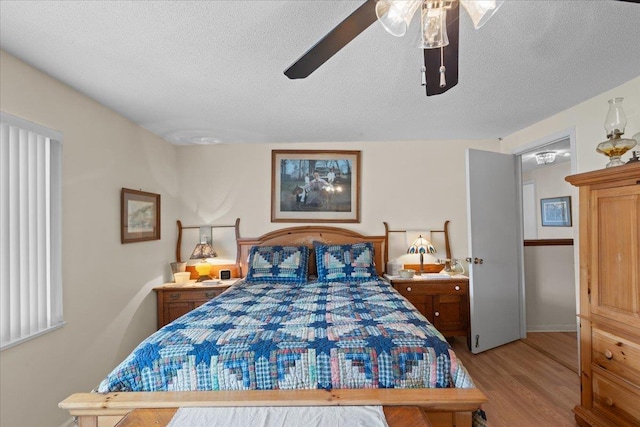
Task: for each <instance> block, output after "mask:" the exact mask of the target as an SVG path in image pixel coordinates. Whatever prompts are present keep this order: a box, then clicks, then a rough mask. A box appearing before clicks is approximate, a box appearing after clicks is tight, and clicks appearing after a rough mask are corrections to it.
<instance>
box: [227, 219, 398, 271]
mask: <svg viewBox="0 0 640 427" xmlns="http://www.w3.org/2000/svg"><path fill="white" fill-rule="evenodd" d="M314 241H315V242H322V243H325V244H340V245H343V244H349V243H361V242H371V243H372V244H373V249H374V255H375V262H376V271H377V272H378V274H379V275H381V276H382V275H383V274H384V271H385V268H386V262H387V260H386V256H387V238H386V236H365V235H362V234H360V233H356V232H355V231H351V230H347V229H344V228H338V227H326V226H302V227H289V228H282V229H280V230H275V231H272V232H269V233H267V234H263V235H262V236H260V237H256V238H240V237H238V239H237V243H238V250H237V254H238V258H237V261H236V262H237V263H238V265H239V266H240V276H241V277H244V276H245V275H246V274H247V271H248V268H247V261H248V257H249V251H250V250H251V247H253V246H271V245H282V246H286V245H289V246H302V245H305V246H308V247H309V248H310V249H311V251H310V256H309V275H315V274H316V258H315V251H313V242H314Z"/></svg>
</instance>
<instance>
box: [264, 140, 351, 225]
mask: <svg viewBox="0 0 640 427" xmlns="http://www.w3.org/2000/svg"><path fill="white" fill-rule="evenodd" d="M271 222H360V151H347V150H272V152H271Z"/></svg>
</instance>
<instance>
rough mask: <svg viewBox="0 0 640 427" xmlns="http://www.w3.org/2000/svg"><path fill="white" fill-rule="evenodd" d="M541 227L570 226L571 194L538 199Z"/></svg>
mask: <svg viewBox="0 0 640 427" xmlns="http://www.w3.org/2000/svg"><path fill="white" fill-rule="evenodd" d="M540 218H542V226H543V227H571V196H565V197H552V198H548V199H540Z"/></svg>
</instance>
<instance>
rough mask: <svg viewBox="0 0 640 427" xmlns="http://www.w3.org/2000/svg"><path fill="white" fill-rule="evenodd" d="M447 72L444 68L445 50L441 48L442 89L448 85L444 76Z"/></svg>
mask: <svg viewBox="0 0 640 427" xmlns="http://www.w3.org/2000/svg"><path fill="white" fill-rule="evenodd" d="M445 71H447V69H446V67H445V66H444V48H442V47H441V48H440V87H445V86H446V85H447V79H446V77H445V75H444V72H445Z"/></svg>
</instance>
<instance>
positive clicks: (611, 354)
mask: <svg viewBox="0 0 640 427" xmlns="http://www.w3.org/2000/svg"><path fill="white" fill-rule="evenodd" d="M604 357H606V358H607V359H609V360H611V359H613V353H611V350H609V349H606V350H605V351H604Z"/></svg>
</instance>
